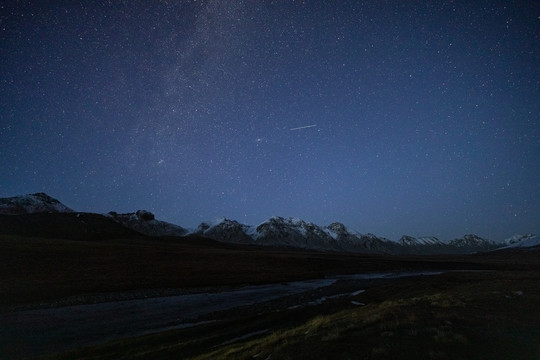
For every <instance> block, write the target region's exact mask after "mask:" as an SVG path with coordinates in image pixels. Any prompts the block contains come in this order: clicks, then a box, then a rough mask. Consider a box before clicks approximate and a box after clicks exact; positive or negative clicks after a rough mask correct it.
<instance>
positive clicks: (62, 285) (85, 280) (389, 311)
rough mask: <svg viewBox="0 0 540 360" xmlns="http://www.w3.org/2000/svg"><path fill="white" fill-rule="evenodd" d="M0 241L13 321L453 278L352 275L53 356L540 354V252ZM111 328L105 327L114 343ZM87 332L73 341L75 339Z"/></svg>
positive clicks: (3, 298) (10, 354)
mask: <svg viewBox="0 0 540 360" xmlns="http://www.w3.org/2000/svg"><path fill="white" fill-rule="evenodd" d="M0 240H1V241H0V279H1V280H2V281H1V285H0V305H1V311H0V316H1V315H2V314H4V316H6V317H11V318H13V317H15V318H16V317H17V316H18V314H23V313H24V311H25V309H30V310H32V309H37V310H39V309H46V308H51V307H53V308H55V307H57V308H59V309H60V308H64V307H65V306H68V305H73V304H87V303H95V302H98V303H99V302H110V303H111V304H113V303H114V302H116V301H121V300H126V299H136V298H147V297H158V296H165V295H174V294H185V293H200V292H209V291H210V292H217V293H219V292H224V291H230V290H234V289H238V288H239V287H241V286H245V285H248V284H249V285H254V284H267V283H281V282H286V281H292V280H301V279H321V278H324V277H327V276H329V275H335V274H355V273H370V272H400V271H417V272H418V271H426V270H437V271H440V270H444V272H443V273H442V274H440V275H433V276H412V277H405V278H400V279H376V280H369V279H368V280H366V279H360V278H350V277H349V278H342V279H341V280H339V281H337V282H335V283H332V285H331V286H327V287H323V288H317V289H315V290H309V291H305V292H303V293H295V294H294V295H290V296H282V297H279V298H275V299H272V300H270V301H263V302H257V303H254V304H251V305H243V306H240V307H237V308H227V309H226V310H223V311H217V312H215V313H208V314H205V315H204V316H201V317H200V318H197V319H193V321H192V322H193V323H196V324H195V325H194V326H190V327H186V328H181V327H182V326H179V327H180V328H177V329H176V330H168V331H160V332H158V333H153V334H149V335H143V336H135V337H133V336H131V337H121V336H120V338H118V336H116V337H117V338H118V339H117V340H113V341H111V342H101V343H99V344H96V345H94V346H91V347H85V348H78V349H75V350H72V351H68V352H65V351H61V352H60V353H58V352H57V353H56V354H55V355H52V352H48V353H40V354H39V355H40V356H41V357H42V358H50V359H170V358H181V359H348V358H351V359H387V358H392V359H418V358H426V359H508V358H512V359H538V358H540V346H539V345H538V344H540V326H539V325H538V324H540V307H539V306H538V304H540V287H539V286H538V283H539V281H540V268H539V263H540V261H539V259H538V258H539V257H538V252H537V251H529V252H527V251H515V252H503V253H500V252H498V253H489V254H482V255H474V256H461V257H445V256H437V257H433V256H432V257H390V256H383V255H380V256H375V255H344V254H327V253H317V252H306V251H293V250H287V249H261V248H255V247H236V246H228V245H224V244H219V243H215V242H212V241H208V240H205V239H199V238H187V239H178V238H177V239H120V240H107V241H73V240H62V239H40V238H26V237H16V236H3V237H2V238H1V239H0ZM447 270H452V271H450V272H447ZM456 270H457V271H456ZM460 270H463V271H460ZM465 270H466V271H465ZM26 311H27V310H26ZM111 315H112V316H111V321H114V314H111ZM180 325H181V324H180ZM108 330H109V329H108V328H107V326H104V327H103V330H102V331H103V336H104V338H107V337H109V335H110V332H109V331H108ZM66 331H69V329H66ZM7 332H9V331H8V330H6V329H5V328H4V329H3V328H2V325H1V324H0V349H4V351H5V354H0V355H2V356H1V357H2V358H8V359H10V358H11V359H18V358H23V357H24V356H25V355H24V354H25V352H24V351H25V349H22V348H21V349H20V350H21V351H20V352H17V349H13V348H12V346H10V342H9V339H11V340H13V334H9V333H7ZM2 334H3V335H2ZM10 336H11V338H10ZM77 337H78V334H77V333H73V339H74V340H73V341H74V342H73V344H77V343H78V341H79V340H77ZM2 339H4V340H2ZM6 339H7V340H6ZM16 340H21V341H17V343H18V344H24V343H25V341H26V340H25V339H16ZM2 341H3V343H2ZM28 341H30V342H29V343H31V339H28Z"/></svg>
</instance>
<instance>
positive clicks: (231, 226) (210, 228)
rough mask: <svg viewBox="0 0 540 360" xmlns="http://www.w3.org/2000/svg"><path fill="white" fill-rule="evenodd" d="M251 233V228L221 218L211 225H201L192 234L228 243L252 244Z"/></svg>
mask: <svg viewBox="0 0 540 360" xmlns="http://www.w3.org/2000/svg"><path fill="white" fill-rule="evenodd" d="M249 233H252V231H251V227H250V226H248V225H242V224H240V223H239V222H238V221H236V220H229V219H226V218H220V219H217V220H216V221H214V222H211V223H207V222H203V223H201V224H200V225H199V227H198V228H197V230H196V231H195V232H193V233H192V234H195V235H200V236H205V237H208V238H210V239H213V240H217V241H223V242H228V243H235V244H250V243H252V241H253V239H252V238H251V237H250V236H249V235H248V234H249Z"/></svg>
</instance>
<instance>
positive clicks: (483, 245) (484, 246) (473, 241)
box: [448, 234, 501, 251]
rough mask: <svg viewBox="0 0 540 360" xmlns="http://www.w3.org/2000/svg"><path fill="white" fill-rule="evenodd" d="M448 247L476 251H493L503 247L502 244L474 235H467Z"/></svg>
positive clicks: (453, 241) (452, 241)
mask: <svg viewBox="0 0 540 360" xmlns="http://www.w3.org/2000/svg"><path fill="white" fill-rule="evenodd" d="M448 245H450V246H451V247H453V248H460V249H471V250H474V251H486V250H493V249H496V248H498V247H501V244H498V243H496V242H494V241H491V240H487V239H484V238H481V237H480V236H478V235H474V234H467V235H465V236H463V237H462V238H458V239H454V240H451V241H450V242H449V243H448Z"/></svg>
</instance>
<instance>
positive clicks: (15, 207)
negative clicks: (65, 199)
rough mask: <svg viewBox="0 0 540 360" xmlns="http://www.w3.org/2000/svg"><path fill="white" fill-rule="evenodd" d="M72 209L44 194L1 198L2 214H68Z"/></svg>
mask: <svg viewBox="0 0 540 360" xmlns="http://www.w3.org/2000/svg"><path fill="white" fill-rule="evenodd" d="M66 212H69V213H71V212H73V210H72V209H70V208H68V207H67V206H66V205H64V204H62V203H61V202H60V201H58V200H56V199H55V198H53V197H52V196H49V195H48V194H46V193H44V192H38V193H34V194H27V195H19V196H13V197H8V198H0V214H7V215H19V214H34V213H66Z"/></svg>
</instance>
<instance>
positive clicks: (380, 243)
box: [194, 216, 391, 252]
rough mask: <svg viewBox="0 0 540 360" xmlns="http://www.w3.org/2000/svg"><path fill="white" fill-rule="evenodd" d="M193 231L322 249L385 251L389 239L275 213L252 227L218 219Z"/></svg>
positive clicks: (242, 240) (247, 241)
mask: <svg viewBox="0 0 540 360" xmlns="http://www.w3.org/2000/svg"><path fill="white" fill-rule="evenodd" d="M194 234H196V235H202V236H206V237H209V238H211V239H214V240H218V241H225V242H232V243H242V244H258V245H265V246H280V247H294V248H302V249H314V250H325V251H353V252H388V249H389V247H391V241H390V240H387V239H384V238H379V237H377V236H375V235H373V234H367V235H363V234H360V233H357V232H354V231H349V230H348V229H347V228H346V227H345V225H343V224H340V223H333V224H331V225H329V226H327V227H321V226H318V225H315V224H313V223H311V222H306V221H304V220H301V219H298V218H283V217H278V216H276V217H272V218H270V219H268V220H267V221H265V222H263V223H262V224H260V225H258V226H256V227H254V226H249V225H244V224H240V223H239V222H237V221H233V220H228V219H219V220H217V221H215V222H213V223H202V224H201V225H200V226H199V228H198V229H197V231H195V232H194Z"/></svg>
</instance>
